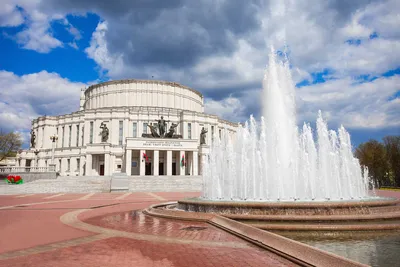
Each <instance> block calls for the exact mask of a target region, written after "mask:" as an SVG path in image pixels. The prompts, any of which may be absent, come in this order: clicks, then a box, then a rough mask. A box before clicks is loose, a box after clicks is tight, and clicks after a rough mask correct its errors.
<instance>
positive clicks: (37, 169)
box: [0, 166, 55, 173]
mask: <svg viewBox="0 0 400 267" xmlns="http://www.w3.org/2000/svg"><path fill="white" fill-rule="evenodd" d="M54 171H55V168H54V167H53V166H50V167H15V166H12V167H0V173H19V172H54Z"/></svg>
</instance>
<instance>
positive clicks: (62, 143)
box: [61, 126, 65, 147]
mask: <svg viewBox="0 0 400 267" xmlns="http://www.w3.org/2000/svg"><path fill="white" fill-rule="evenodd" d="M64 130H65V127H64V126H63V127H62V133H61V134H62V137H61V147H64Z"/></svg>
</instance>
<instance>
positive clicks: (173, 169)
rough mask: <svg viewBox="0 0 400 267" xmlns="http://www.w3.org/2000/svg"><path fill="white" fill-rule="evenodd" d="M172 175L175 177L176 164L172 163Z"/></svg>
mask: <svg viewBox="0 0 400 267" xmlns="http://www.w3.org/2000/svg"><path fill="white" fill-rule="evenodd" d="M172 175H176V162H172Z"/></svg>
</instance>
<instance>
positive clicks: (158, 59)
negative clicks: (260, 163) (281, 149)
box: [0, 0, 400, 146]
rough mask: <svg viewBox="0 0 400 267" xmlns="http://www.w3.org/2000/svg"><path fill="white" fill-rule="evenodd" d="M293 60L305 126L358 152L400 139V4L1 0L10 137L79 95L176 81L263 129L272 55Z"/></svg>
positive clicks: (1, 106)
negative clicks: (319, 122)
mask: <svg viewBox="0 0 400 267" xmlns="http://www.w3.org/2000/svg"><path fill="white" fill-rule="evenodd" d="M271 45H272V46H274V47H275V49H276V50H278V51H286V52H287V56H288V58H289V60H290V66H291V72H292V76H293V79H294V82H295V84H296V109H297V122H298V125H299V126H301V125H302V124H303V122H307V123H311V125H313V124H315V123H314V122H315V120H316V117H317V114H318V110H321V111H322V114H323V115H324V117H325V118H326V119H327V120H328V125H329V128H331V129H337V128H338V127H339V126H340V125H344V126H345V127H346V128H347V130H348V131H349V132H350V134H351V136H352V142H353V145H354V146H357V145H358V144H360V143H362V142H366V141H368V140H369V139H377V140H380V139H381V138H382V137H384V136H386V135H399V134H400V1H398V0H381V1H373V0H352V1H348V0H324V1H320V0H269V1H268V0H254V1H253V0H198V1H192V0H169V1H163V0H114V1H109V0H63V1H58V0H1V5H0V129H1V130H2V131H17V132H20V133H21V134H22V136H23V138H24V141H25V146H26V144H27V143H28V140H29V131H30V126H31V122H32V119H35V118H37V117H38V116H43V115H59V114H66V113H71V112H74V111H77V110H78V109H79V95H80V89H81V88H83V87H85V86H89V85H91V84H96V83H99V82H104V81H109V80H117V79H157V80H167V81H174V82H178V83H180V84H183V85H186V86H189V87H192V88H194V89H196V90H198V91H200V92H201V93H202V94H203V95H204V98H205V112H206V113H210V114H215V115H218V116H220V117H222V118H224V119H227V120H231V121H233V122H244V121H245V120H247V119H248V117H249V116H250V114H253V115H254V116H255V117H256V118H259V117H260V115H261V111H262V103H261V102H260V101H259V99H261V97H260V94H261V90H262V79H263V74H264V71H265V68H266V65H267V63H268V54H269V51H270V47H271Z"/></svg>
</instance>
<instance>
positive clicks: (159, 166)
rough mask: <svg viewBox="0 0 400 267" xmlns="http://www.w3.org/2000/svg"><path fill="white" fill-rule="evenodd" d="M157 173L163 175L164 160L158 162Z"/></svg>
mask: <svg viewBox="0 0 400 267" xmlns="http://www.w3.org/2000/svg"><path fill="white" fill-rule="evenodd" d="M158 174H159V175H164V162H160V163H159V164H158Z"/></svg>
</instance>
